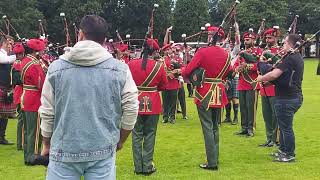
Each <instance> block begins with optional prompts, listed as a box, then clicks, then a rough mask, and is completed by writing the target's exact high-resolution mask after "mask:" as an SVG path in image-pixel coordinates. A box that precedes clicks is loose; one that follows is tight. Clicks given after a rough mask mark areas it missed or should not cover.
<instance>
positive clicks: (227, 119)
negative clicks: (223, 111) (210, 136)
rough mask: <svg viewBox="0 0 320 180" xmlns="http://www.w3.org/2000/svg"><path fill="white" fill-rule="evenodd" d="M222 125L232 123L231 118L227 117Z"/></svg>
mask: <svg viewBox="0 0 320 180" xmlns="http://www.w3.org/2000/svg"><path fill="white" fill-rule="evenodd" d="M222 123H231V119H230V117H226V119H225V120H224V121H222Z"/></svg>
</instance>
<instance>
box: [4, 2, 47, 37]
mask: <svg viewBox="0 0 320 180" xmlns="http://www.w3.org/2000/svg"><path fill="white" fill-rule="evenodd" d="M0 15H1V16H3V15H6V16H7V17H8V18H9V20H10V22H11V24H12V26H13V27H14V28H15V29H16V31H17V33H18V34H19V35H20V37H21V38H23V37H27V38H31V37H36V36H37V34H38V20H39V19H43V14H42V13H41V12H40V11H39V10H38V9H37V1H36V0H1V2H0ZM3 22H4V21H2V24H3V25H2V26H1V27H2V28H1V29H2V30H3V31H5V28H4V23H3ZM10 35H12V36H15V33H14V31H13V29H12V28H10Z"/></svg>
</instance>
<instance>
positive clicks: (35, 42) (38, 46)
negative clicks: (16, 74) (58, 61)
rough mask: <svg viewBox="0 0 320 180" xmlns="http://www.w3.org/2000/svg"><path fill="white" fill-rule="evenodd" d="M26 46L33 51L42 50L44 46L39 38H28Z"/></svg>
mask: <svg viewBox="0 0 320 180" xmlns="http://www.w3.org/2000/svg"><path fill="white" fill-rule="evenodd" d="M27 46H28V47H29V48H31V49H33V50H34V51H43V50H44V49H45V47H46V46H45V43H44V41H42V40H39V39H30V40H29V41H28V42H27Z"/></svg>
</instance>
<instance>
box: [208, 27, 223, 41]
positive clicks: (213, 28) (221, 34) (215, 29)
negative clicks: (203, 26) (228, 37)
mask: <svg viewBox="0 0 320 180" xmlns="http://www.w3.org/2000/svg"><path fill="white" fill-rule="evenodd" d="M218 29H219V28H218V27H215V26H210V27H208V32H213V34H214V33H215V32H217V31H218ZM218 36H220V37H223V38H224V31H223V29H222V28H220V30H219V32H218Z"/></svg>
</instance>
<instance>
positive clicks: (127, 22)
mask: <svg viewBox="0 0 320 180" xmlns="http://www.w3.org/2000/svg"><path fill="white" fill-rule="evenodd" d="M155 3H157V4H158V5H159V7H158V8H157V9H156V11H155V16H154V33H153V34H154V37H155V38H158V39H159V41H162V39H163V36H164V33H165V30H166V28H167V27H168V26H170V25H171V19H172V18H171V8H172V1H171V0H157V1H156V0H151V1H141V0H126V1H123V4H122V5H121V7H120V15H119V16H120V17H121V19H120V20H119V24H117V26H118V27H116V28H118V29H119V32H121V34H127V33H129V34H131V37H132V38H144V36H145V34H146V32H147V30H148V24H149V21H150V18H151V12H152V9H153V5H154V4H155Z"/></svg>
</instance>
